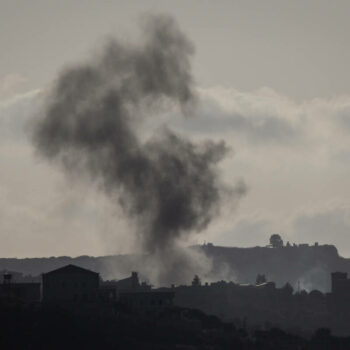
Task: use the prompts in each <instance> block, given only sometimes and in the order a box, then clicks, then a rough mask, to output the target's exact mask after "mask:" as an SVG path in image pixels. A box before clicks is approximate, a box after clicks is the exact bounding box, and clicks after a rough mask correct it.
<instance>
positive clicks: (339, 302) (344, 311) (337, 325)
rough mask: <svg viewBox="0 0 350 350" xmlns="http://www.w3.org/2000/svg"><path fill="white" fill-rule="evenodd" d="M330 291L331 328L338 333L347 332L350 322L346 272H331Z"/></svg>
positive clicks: (349, 290)
mask: <svg viewBox="0 0 350 350" xmlns="http://www.w3.org/2000/svg"><path fill="white" fill-rule="evenodd" d="M331 276H332V293H331V294H330V303H329V305H330V316H331V325H332V329H336V330H337V333H338V334H339V335H348V334H349V324H350V308H349V305H350V279H349V278H348V274H347V273H346V272H333V273H332V275H331Z"/></svg>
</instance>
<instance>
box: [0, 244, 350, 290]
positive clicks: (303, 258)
mask: <svg viewBox="0 0 350 350" xmlns="http://www.w3.org/2000/svg"><path fill="white" fill-rule="evenodd" d="M193 249H199V250H202V251H204V252H205V253H206V255H208V256H209V257H211V258H212V260H213V271H212V272H211V274H210V276H201V277H202V280H203V281H205V280H206V277H208V278H210V279H211V280H218V279H220V278H221V276H223V275H224V276H225V275H226V276H227V279H230V280H234V281H237V282H239V283H255V280H256V276H257V274H259V273H262V274H265V275H266V277H267V279H268V280H269V281H274V282H275V283H276V285H277V286H283V285H285V283H287V282H289V283H290V284H291V285H292V286H293V287H294V289H295V290H297V289H298V287H299V288H300V289H306V290H308V291H311V290H313V289H318V290H320V291H323V292H328V291H330V273H331V272H334V271H344V272H348V273H350V259H346V258H342V257H340V256H339V254H338V251H337V249H336V247H334V246H332V245H315V246H307V245H298V246H290V247H281V248H268V247H254V248H234V247H218V246H214V245H212V244H206V245H202V246H195V247H193ZM145 260H147V257H142V256H136V255H115V256H101V257H90V256H80V257H76V258H71V257H68V256H62V257H51V258H27V259H15V258H2V259H0V270H10V271H17V272H21V273H22V274H23V275H31V276H38V275H40V274H41V273H43V272H48V271H50V270H53V269H56V268H59V267H62V266H65V265H67V264H75V265H79V266H82V267H85V268H87V269H91V270H93V271H98V272H100V274H101V276H102V278H104V279H110V278H122V277H123V276H125V275H128V274H129V273H130V271H132V270H137V271H140V272H141V273H142V265H143V264H144V263H145ZM223 271H224V273H223ZM145 277H147V276H145ZM190 282H191V281H188V283H190Z"/></svg>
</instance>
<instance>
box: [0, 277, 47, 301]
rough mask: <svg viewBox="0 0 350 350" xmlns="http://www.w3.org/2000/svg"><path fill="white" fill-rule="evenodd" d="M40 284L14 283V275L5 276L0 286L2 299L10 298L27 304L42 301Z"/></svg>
mask: <svg viewBox="0 0 350 350" xmlns="http://www.w3.org/2000/svg"><path fill="white" fill-rule="evenodd" d="M40 295H41V293H40V283H16V282H13V281H12V274H9V273H6V274H4V280H3V283H2V284H0V297H10V298H15V299H18V300H21V301H26V302H36V301H40Z"/></svg>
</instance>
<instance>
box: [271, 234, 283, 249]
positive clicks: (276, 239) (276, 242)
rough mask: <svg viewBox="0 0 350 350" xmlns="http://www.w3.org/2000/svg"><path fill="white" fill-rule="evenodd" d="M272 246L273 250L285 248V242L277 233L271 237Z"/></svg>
mask: <svg viewBox="0 0 350 350" xmlns="http://www.w3.org/2000/svg"><path fill="white" fill-rule="evenodd" d="M270 244H271V246H272V247H273V248H281V247H283V240H282V238H281V236H280V235H279V234H277V233H275V234H273V235H271V237H270Z"/></svg>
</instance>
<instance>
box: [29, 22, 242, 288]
mask: <svg viewBox="0 0 350 350" xmlns="http://www.w3.org/2000/svg"><path fill="white" fill-rule="evenodd" d="M144 36H145V37H144V40H143V43H142V44H141V45H129V44H125V43H121V42H119V41H116V40H114V41H110V42H109V45H108V46H107V47H106V48H105V50H104V52H103V53H102V54H101V55H100V56H99V57H98V58H96V59H94V60H92V61H91V62H88V63H83V64H81V65H77V66H74V67H71V68H68V69H66V70H65V71H64V72H63V73H62V74H61V75H60V76H59V77H58V80H57V81H56V83H55V85H54V87H53V89H52V91H51V92H50V94H49V96H48V97H47V102H46V106H45V112H44V115H43V117H42V118H41V119H40V120H39V121H38V122H37V124H36V125H35V128H34V143H35V146H36V148H37V150H38V151H39V153H40V154H41V155H42V156H44V157H45V158H48V159H50V160H54V161H57V162H58V163H60V164H61V165H63V166H64V169H65V170H66V171H67V172H73V173H83V174H85V173H88V174H89V176H90V178H91V179H92V180H93V181H94V182H96V183H97V184H98V185H99V186H101V185H102V187H103V189H104V190H105V192H106V194H108V195H110V196H111V199H114V198H118V202H119V205H120V206H121V207H122V208H123V210H124V212H125V213H126V214H127V215H128V217H129V218H131V219H132V220H133V221H134V222H136V223H137V227H138V234H139V238H140V241H141V244H142V247H143V250H144V251H145V252H146V253H150V254H151V255H153V256H154V257H155V258H156V260H155V261H156V262H157V264H156V265H157V266H158V269H159V270H158V277H155V278H156V279H158V281H159V282H160V281H163V282H167V281H170V280H174V278H175V276H174V273H175V272H176V274H178V275H179V276H180V275H182V274H183V273H184V272H188V273H191V274H192V273H193V271H192V270H191V269H189V266H192V264H193V263H194V260H196V261H198V259H197V258H196V259H193V258H192V257H191V258H190V257H189V256H188V255H187V253H184V252H183V251H181V250H180V248H179V247H178V243H179V242H180V241H181V239H182V238H184V237H187V236H188V235H190V234H191V233H193V232H196V231H197V232H199V231H201V230H203V229H204V228H205V227H206V226H207V225H208V223H209V222H210V221H211V219H212V218H213V217H214V216H215V215H217V214H218V210H219V204H220V200H221V197H222V190H221V186H220V182H219V178H218V173H217V163H218V162H219V161H220V160H221V159H222V158H223V157H224V155H225V154H226V152H227V147H226V145H225V143H224V142H219V143H215V142H212V141H206V142H202V143H198V144H195V143H193V142H191V141H190V140H188V139H185V138H184V137H181V136H180V135H178V134H176V133H175V132H173V131H171V130H170V129H168V128H163V129H162V130H158V131H157V133H156V134H155V135H154V136H152V137H151V138H149V139H147V140H146V141H142V140H141V138H140V137H139V130H140V125H141V124H142V120H143V119H144V118H150V117H152V116H155V115H157V113H159V112H161V111H163V110H164V109H165V108H167V107H172V108H173V107H175V108H176V107H178V108H179V110H180V111H182V113H183V114H184V115H186V114H189V113H191V111H192V108H193V107H194V106H195V102H196V98H195V93H194V91H193V80H192V77H191V72H190V62H189V58H190V56H191V54H193V52H194V49H193V45H192V44H191V42H190V41H189V40H188V39H187V38H186V37H185V35H184V34H183V33H182V32H181V31H180V30H179V28H178V26H177V25H176V23H175V22H174V20H173V19H171V18H169V17H167V16H154V17H150V18H148V20H147V23H146V24H145V27H144ZM244 192H245V187H244V185H240V186H238V188H236V189H233V190H232V193H231V195H232V197H233V198H235V199H236V198H239V197H240V196H241V195H242V194H243V193H244ZM184 255H186V257H184ZM197 264H198V265H200V264H201V262H199V261H198V262H197ZM179 278H180V277H179ZM187 278H188V277H187ZM175 279H177V280H178V278H177V277H176V278H175Z"/></svg>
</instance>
